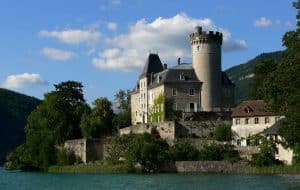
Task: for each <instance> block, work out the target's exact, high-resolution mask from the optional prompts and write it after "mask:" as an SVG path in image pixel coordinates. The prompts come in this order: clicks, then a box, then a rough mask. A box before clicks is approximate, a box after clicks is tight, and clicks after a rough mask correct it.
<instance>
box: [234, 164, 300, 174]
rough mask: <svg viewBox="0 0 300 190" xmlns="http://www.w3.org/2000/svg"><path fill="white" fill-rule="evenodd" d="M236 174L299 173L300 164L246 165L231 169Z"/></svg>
mask: <svg viewBox="0 0 300 190" xmlns="http://www.w3.org/2000/svg"><path fill="white" fill-rule="evenodd" d="M233 173H238V174H268V175H299V174H300V166H299V165H298V166H296V165H294V166H287V165H275V166H264V167H256V166H247V167H243V168H240V169H237V170H235V171H233Z"/></svg>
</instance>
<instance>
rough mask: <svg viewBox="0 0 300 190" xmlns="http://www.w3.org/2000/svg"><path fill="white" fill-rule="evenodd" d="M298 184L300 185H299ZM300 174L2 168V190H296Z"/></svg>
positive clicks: (0, 174)
mask: <svg viewBox="0 0 300 190" xmlns="http://www.w3.org/2000/svg"><path fill="white" fill-rule="evenodd" d="M296 187H298V188H296ZM299 187H300V176H261V175H221V174H153V175H150V174H149V175H141V174H48V173H28V172H8V171H5V170H4V169H3V168H0V190H94V189H104V190H109V189H128V190H135V189H143V190H144V189H145V190H148V189H149V190H155V189H161V190H164V189H174V190H179V189H183V190H190V189H199V190H221V189H224V190H237V189H240V190H261V189H264V190H274V189H275V190H288V189H291V190H294V189H300V188H299Z"/></svg>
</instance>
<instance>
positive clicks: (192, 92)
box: [190, 88, 195, 96]
mask: <svg viewBox="0 0 300 190" xmlns="http://www.w3.org/2000/svg"><path fill="white" fill-rule="evenodd" d="M194 95H195V89H194V88H190V96H194Z"/></svg>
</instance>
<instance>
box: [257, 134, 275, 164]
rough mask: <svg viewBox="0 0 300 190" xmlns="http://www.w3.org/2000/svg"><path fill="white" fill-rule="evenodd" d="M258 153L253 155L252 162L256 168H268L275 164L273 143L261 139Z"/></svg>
mask: <svg viewBox="0 0 300 190" xmlns="http://www.w3.org/2000/svg"><path fill="white" fill-rule="evenodd" d="M259 148H260V151H259V153H258V154H255V155H253V158H252V162H253V164H254V165H256V166H270V165H274V164H277V163H278V161H276V159H275V154H276V151H277V148H276V144H275V142H274V141H271V140H267V139H263V140H262V143H261V144H260V146H259Z"/></svg>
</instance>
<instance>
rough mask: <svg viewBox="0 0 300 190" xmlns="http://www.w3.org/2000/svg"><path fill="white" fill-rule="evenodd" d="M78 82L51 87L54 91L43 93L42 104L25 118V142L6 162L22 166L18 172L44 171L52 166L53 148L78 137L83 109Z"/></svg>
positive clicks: (83, 104)
mask: <svg viewBox="0 0 300 190" xmlns="http://www.w3.org/2000/svg"><path fill="white" fill-rule="evenodd" d="M81 88H82V85H81V83H79V82H75V81H67V82H63V83H60V84H57V85H55V90H54V91H52V92H50V93H48V94H45V98H44V101H43V102H42V104H40V105H39V106H38V107H37V109H36V110H34V111H33V112H32V113H31V114H30V115H29V116H28V119H27V125H26V127H25V134H26V142H25V144H24V145H22V146H21V148H19V149H18V148H17V149H16V151H14V152H15V154H16V155H17V156H15V157H8V160H7V161H8V162H15V160H12V159H15V158H16V157H17V158H18V160H16V162H18V163H20V165H21V166H22V165H24V167H22V169H38V170H46V169H47V168H48V166H50V165H52V164H55V163H56V154H55V146H56V145H60V144H61V143H63V142H64V141H65V140H67V139H73V138H80V137H81V132H80V128H79V123H80V118H81V115H82V114H83V112H82V110H85V109H87V107H88V106H87V105H86V104H85V102H84V98H83V94H82V89H81Z"/></svg>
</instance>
